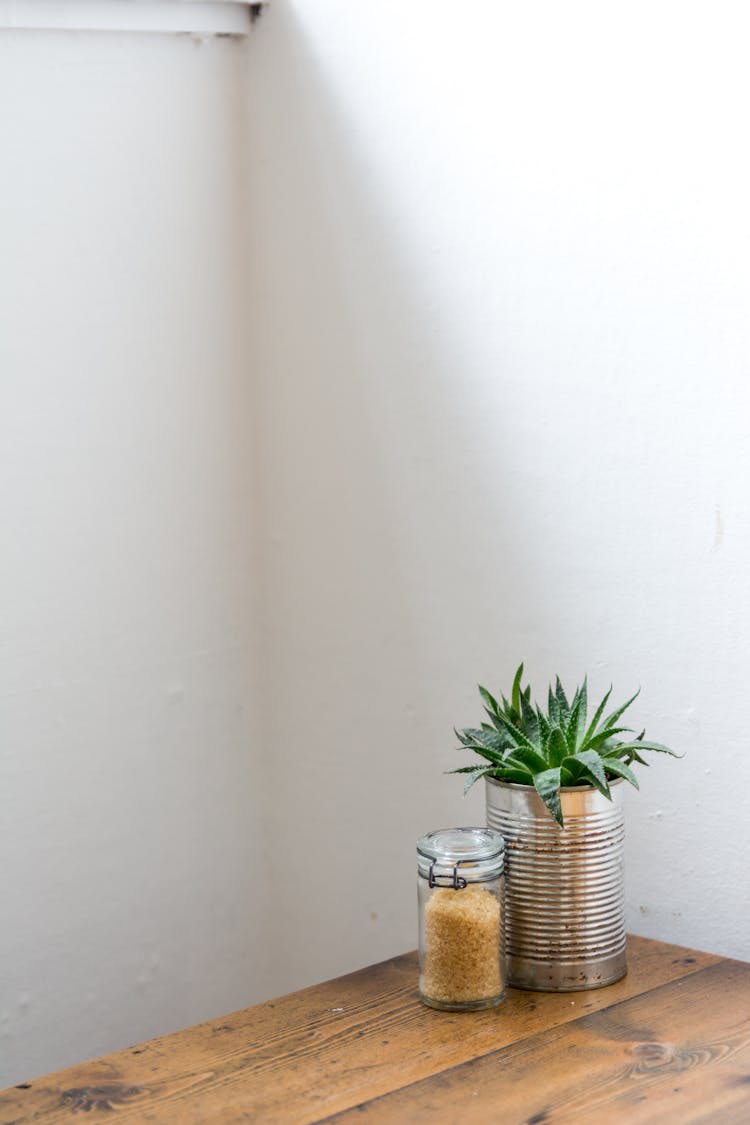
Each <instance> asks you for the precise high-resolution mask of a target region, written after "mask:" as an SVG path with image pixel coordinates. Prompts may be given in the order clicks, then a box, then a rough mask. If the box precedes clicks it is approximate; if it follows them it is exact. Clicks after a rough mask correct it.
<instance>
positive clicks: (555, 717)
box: [448, 664, 682, 827]
mask: <svg viewBox="0 0 750 1125" xmlns="http://www.w3.org/2000/svg"><path fill="white" fill-rule="evenodd" d="M522 678H523V664H521V665H520V667H519V668H518V671H517V672H516V675H515V678H514V680H513V687H512V689H511V694H510V700H508V699H506V698H505V696H504V695H501V697H500V698H501V700H502V704H500V703H498V702H497V700H496V699H495V698H494V697H493V696H492V695H490V693H489V692H488V691H487V689H486V688H483V687H481V686H480V688H479V694H480V695H481V697H482V702H483V703H484V709H485V711H486V712H487V715H488V717H489V720H490V721H489V722H483V723H482V725H481V726H480V727H467V728H466V729H465V730H457V731H456V736H457V737H458V739H459V741H460V742H461V747H462V748H466V749H468V750H473V751H474V752H475V753H476V754H478V755H479V757H480V758H482V759H484V764H483V765H480V766H477V765H473V766H462V767H461V768H460V769H456V770H449V771H448V772H449V773H462V774H466V775H467V778H466V784H465V786H464V793H468V791H469V789H470V788H471V787H472V785H474V783H475V782H476V781H478V780H479V779H480V777H496V778H498V779H499V780H501V781H511V782H516V783H518V784H519V785H533V786H534V788H535V789H536V791H537V793H538V794H539V796H540V797H541V798H542V800H543V801H544V803H545V805H546V806H547V808H548V809H549V811H550V813H551V814H552V816H553V817H554V818H555V820H556V821H557V823H558V824H559V825H560V826H561V827H562V825H563V814H562V805H561V802H560V788H561V786H569V785H571V786H576V785H593V786H595V787H596V788H597V789H598V790H599V792H600V793H603V794H604V796H605V797H608V798H609V799H610V800H611V799H612V795H611V793H610V791H609V782H610V781H613V780H615V779H617V778H623V779H624V780H625V781H629V782H630V784H631V785H634V786H635V787H636V789H637V788H638V779H637V778H636V776H635V774H634V773H633V771H632V769H631V768H630V767H631V765H633V763H638V764H639V765H642V766H647V765H648V764H649V763H648V762H647V761H646V760H645V759H644V758H643V754H644V753H647V752H649V751H655V752H657V753H660V754H671V755H672V757H674V758H679V757H682V755H681V754H677V753H675V751H674V750H670V748H669V747H668V746H664V745H663V744H662V743H661V742H647V741H646V740H645V734H646V732H645V731H641V733H640V734H639V735H637V736H635V737H633V733H634V732H633V730H632V729H631V728H630V727H624V726H619V725H618V723H619V720H620V718H621V717H622V715H623V713H624V712H625V711H626V710H627V708H628V707H629V706H630V705H631V703H632V702H633V701H634V700H635V699H636V698H637V697H638V695H639V693H640V688H639V689H638V691H637V692H636V693H635V695H633V696H631V698H630V699H628V701H627V702H626V703H623V704H622V706H620V707H616V708H615V710H614V711H612V712H611V713H610V714H609V715H607V717H606V718H602V716H603V715H604V710H605V708H606V706H607V701H608V700H609V697H610V695H611V693H612V688H611V687H610V689H609V691H608V692H607V694H606V695H605V696H604V698H603V699H602V701H601V703H599V705H598V707H597V708H596V711H595V712H594V714H593V716H592V718H591V719H590V720H589V718H588V688H587V683H586V680H585V679H584V681H583V683H582V684H581V686H580V687H578V688H576V692H575V695H574V696H573V698H572V699H571V700H570V701H568V698H567V696H566V694H565V691H564V689H563V686H562V684H561V683H560V678H559V677H557V678H556V680H555V687H554V690H553V688H552V686H550V688H549V692H548V701H547V710H546V712H545V711H543V710H542V708H541V707H539V706H538V704H532V702H531V686H530V685H528V686H527V687H525V688H524V687H522V686H521V681H522ZM623 734H624V735H627V736H628V737H625V738H620V737H618V736H619V735H623Z"/></svg>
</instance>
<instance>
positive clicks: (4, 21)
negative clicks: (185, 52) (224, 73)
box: [0, 0, 260, 35]
mask: <svg viewBox="0 0 750 1125" xmlns="http://www.w3.org/2000/svg"><path fill="white" fill-rule="evenodd" d="M259 7H260V5H259V4H253V3H248V2H247V0H0V30H1V29H3V28H23V29H46V30H50V29H54V30H58V31H61V30H63V31H151V32H164V31H176V32H194V33H196V34H199V35H247V33H248V31H249V30H250V22H251V13H252V11H253V10H255V11H257V9H258V8H259Z"/></svg>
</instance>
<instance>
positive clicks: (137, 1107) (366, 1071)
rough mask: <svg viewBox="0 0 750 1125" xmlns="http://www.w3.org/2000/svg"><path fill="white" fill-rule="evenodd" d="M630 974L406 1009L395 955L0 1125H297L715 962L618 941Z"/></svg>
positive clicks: (46, 1086)
mask: <svg viewBox="0 0 750 1125" xmlns="http://www.w3.org/2000/svg"><path fill="white" fill-rule="evenodd" d="M629 962H630V971H629V973H628V976H627V977H626V978H625V979H624V980H622V981H619V982H618V983H617V984H615V985H611V986H610V987H608V988H605V989H601V990H598V991H595V992H584V993H575V994H570V993H568V994H558V995H555V994H549V993H526V992H516V991H514V990H510V991H509V994H508V998H507V999H506V1000H505V1002H504V1003H503V1004H502V1005H501V1006H500V1007H499V1008H497V1009H494V1010H491V1011H485V1012H474V1013H448V1012H436V1011H433V1010H431V1009H428V1008H425V1007H424V1006H423V1005H421V1004H420V1003H419V1000H418V998H417V994H416V984H417V965H416V957H415V955H414V954H407V955H405V956H403V957H398V958H395V959H393V960H392V961H386V962H383V963H382V964H380V965H374V966H371V967H370V968H367V969H363V970H361V971H359V972H357V973H352V974H350V975H348V976H345V977H340V978H338V979H337V980H333V981H328V982H326V983H324V984H321V985H316V986H314V987H312V988H308V989H304V990H302V991H300V992H296V993H292V994H291V995H289V996H285V997H282V998H281V999H279V1000H276V1001H269V1002H268V1003H265V1004H260V1005H257V1006H256V1007H253V1008H247V1009H245V1010H243V1011H239V1012H235V1013H233V1014H232V1015H229V1016H225V1017H222V1018H221V1019H218V1020H214V1021H211V1022H208V1023H204V1024H199V1025H197V1026H196V1027H192V1028H188V1029H186V1030H185V1031H180V1032H177V1033H176V1034H174V1035H168V1036H165V1037H163V1038H160V1039H154V1040H151V1041H150V1042H147V1043H143V1044H139V1045H137V1046H135V1047H132V1048H129V1049H128V1050H125V1051H120V1052H118V1053H117V1054H113V1055H109V1056H105V1057H103V1058H101V1059H97V1060H94V1061H92V1062H89V1063H83V1064H81V1065H79V1066H75V1067H71V1068H70V1069H68V1070H64V1071H59V1072H57V1073H56V1074H51V1075H47V1076H45V1077H42V1078H39V1079H37V1080H34V1081H32V1082H30V1083H29V1084H28V1087H27V1088H23V1089H19V1088H13V1089H10V1090H7V1091H4V1092H0V1123H2V1125H6V1123H9V1122H13V1123H14V1125H26V1123H28V1122H43V1123H48V1125H52V1123H53V1122H63V1121H69V1120H70V1119H71V1116H73V1115H75V1114H77V1113H80V1112H84V1113H85V1119H86V1121H87V1122H91V1123H92V1125H93V1123H95V1122H97V1121H103V1120H110V1121H111V1120H112V1111H113V1110H114V1111H115V1112H116V1113H117V1119H118V1120H120V1121H149V1122H154V1123H159V1122H168V1123H170V1125H174V1122H176V1121H179V1122H180V1125H191V1123H193V1122H194V1123H195V1125H203V1123H205V1122H210V1121H221V1122H227V1123H232V1122H242V1121H258V1122H262V1123H263V1125H273V1123H274V1122H281V1123H283V1125H295V1123H299V1125H308V1123H311V1122H316V1121H320V1120H322V1119H324V1118H325V1117H328V1116H330V1115H331V1114H334V1113H337V1112H340V1111H342V1110H345V1109H347V1108H349V1107H352V1106H355V1105H357V1104H359V1103H362V1102H368V1101H371V1100H372V1099H375V1098H378V1097H380V1096H382V1095H385V1094H388V1093H390V1092H391V1091H394V1090H398V1089H400V1088H401V1087H405V1086H410V1085H412V1084H414V1083H417V1082H419V1081H421V1080H422V1079H425V1078H428V1077H429V1076H431V1075H435V1074H439V1073H440V1072H442V1071H445V1070H448V1069H450V1068H455V1067H457V1066H460V1065H462V1064H464V1063H467V1062H468V1061H470V1060H473V1059H475V1058H478V1057H482V1056H484V1055H487V1054H488V1053H494V1052H496V1051H497V1049H498V1048H504V1047H511V1046H512V1045H513V1044H516V1043H517V1042H518V1041H520V1040H525V1039H528V1038H529V1037H530V1036H534V1035H537V1034H539V1033H540V1032H545V1031H548V1030H549V1029H561V1028H563V1027H564V1026H565V1025H566V1024H568V1023H570V1021H572V1020H576V1019H578V1018H579V1017H580V1016H581V1015H583V1014H586V1013H593V1012H598V1011H601V1010H602V1009H606V1008H607V1007H608V1006H610V1005H612V1004H617V1003H618V1002H620V1001H623V1000H627V999H628V998H631V997H635V996H638V995H640V994H642V993H645V992H647V991H648V990H650V989H653V988H656V987H658V986H660V985H663V984H665V983H667V982H669V981H676V980H679V979H681V978H687V977H689V976H690V975H691V974H693V973H696V972H698V971H700V970H702V969H704V968H706V967H708V966H712V965H718V964H719V963H721V958H719V957H715V956H712V955H710V954H704V953H696V952H693V951H691V950H686V949H683V948H682V947H679V946H669V945H664V944H662V943H659V942H652V941H648V940H647V939H645V938H631V939H630V940H629Z"/></svg>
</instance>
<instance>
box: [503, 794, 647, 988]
mask: <svg viewBox="0 0 750 1125" xmlns="http://www.w3.org/2000/svg"><path fill="white" fill-rule="evenodd" d="M611 792H612V800H611V801H608V800H607V798H606V797H604V796H602V794H601V793H599V792H598V791H597V790H596V789H593V788H592V789H589V788H580V789H578V788H576V789H572V788H571V789H562V790H561V800H562V808H563V819H564V821H565V827H564V828H560V827H559V825H558V824H556V822H555V821H554V820H553V819H552V817H551V816H550V814H549V812H548V811H547V809H546V808H545V806H544V803H543V802H542V800H541V798H540V797H539V795H538V794H537V792H536V790H534V789H532V788H530V787H528V786H525V785H510V784H508V783H507V782H502V781H496V780H495V779H494V778H486V801H487V825H488V827H490V828H494V829H495V830H496V831H498V832H500V833H502V835H503V836H504V837H505V845H506V851H505V868H506V888H505V895H506V897H505V905H506V911H505V925H506V954H507V972H508V984H510V985H513V986H515V987H516V988H529V989H534V990H538V991H543V992H575V991H579V990H581V989H588V988H601V987H603V986H604V985H606V984H612V983H613V982H614V981H616V980H619V979H620V978H621V977H623V976H624V975H625V973H626V971H627V966H626V963H625V901H624V889H625V888H624V866H623V842H624V835H625V832H624V821H623V808H622V803H623V801H622V799H623V789H622V782H621V781H615V782H613V783H612V784H611Z"/></svg>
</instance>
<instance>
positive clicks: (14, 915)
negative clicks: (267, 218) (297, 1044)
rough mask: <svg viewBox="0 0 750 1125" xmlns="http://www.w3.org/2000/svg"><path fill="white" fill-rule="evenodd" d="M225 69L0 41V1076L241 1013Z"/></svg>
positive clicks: (246, 754)
mask: <svg viewBox="0 0 750 1125" xmlns="http://www.w3.org/2000/svg"><path fill="white" fill-rule="evenodd" d="M243 52H244V48H242V47H240V46H238V45H236V44H233V43H228V42H205V43H203V44H201V43H199V42H198V41H191V40H190V39H189V38H167V37H158V36H157V37H153V38H152V37H148V36H146V37H136V36H122V37H118V36H109V35H101V36H100V35H96V34H94V35H74V34H70V35H60V36H56V35H55V34H54V33H36V32H31V33H22V32H18V33H8V32H4V33H2V35H0V106H2V110H1V111H0V163H1V165H2V181H1V185H0V239H1V241H2V251H1V255H2V268H0V394H1V402H0V458H1V459H2V470H1V479H2V490H1V495H2V532H3V534H2V542H3V547H2V557H1V560H0V568H1V569H2V581H1V582H0V590H1V591H2V593H1V594H0V598H1V600H2V622H3V626H2V634H1V636H0V666H1V667H2V675H1V684H0V715H1V726H2V736H1V741H0V766H1V772H2V785H1V786H0V904H2V905H0V916H1V917H2V922H1V923H0V1085H4V1084H5V1082H12V1081H21V1080H22V1079H24V1078H28V1077H30V1076H32V1075H35V1074H37V1073H39V1072H40V1071H46V1070H48V1069H51V1068H53V1067H57V1066H61V1065H65V1064H68V1063H71V1062H74V1061H77V1060H78V1059H79V1058H82V1057H86V1056H90V1055H93V1054H98V1053H100V1052H101V1051H105V1050H111V1049H113V1048H115V1047H123V1046H126V1045H128V1044H129V1043H132V1042H134V1041H136V1040H138V1039H140V1038H144V1037H147V1036H151V1035H154V1034H156V1033H158V1032H163V1031H168V1030H172V1029H174V1028H176V1027H180V1026H183V1025H185V1024H186V1023H191V1022H194V1021H196V1020H198V1019H200V1018H203V1017H206V1016H209V1015H216V1014H219V1013H221V1012H222V1011H226V1010H229V1009H232V1008H237V1007H241V1006H244V1005H245V1004H247V1003H249V1002H250V1001H251V1000H254V999H257V998H258V997H259V996H260V995H262V993H263V958H264V956H265V951H266V950H267V949H268V948H269V942H268V941H267V939H266V935H265V934H264V931H263V917H262V911H261V909H260V906H261V904H262V896H263V887H262V882H263V878H264V867H263V864H262V862H259V858H258V857H259V851H260V848H261V845H262V839H261V832H260V826H259V819H258V818H259V808H258V805H259V801H260V781H259V777H258V770H259V765H258V761H257V759H256V757H255V756H254V755H255V753H256V745H255V724H256V720H257V715H256V697H255V694H254V683H255V672H254V667H255V662H256V651H255V644H256V640H257V637H256V631H255V626H254V599H255V590H256V583H255V580H254V552H255V550H256V540H255V533H254V531H253V525H254V523H255V514H254V503H255V500H254V497H253V492H252V489H253V460H254V457H255V450H254V448H253V445H252V442H251V441H250V440H249V436H248V428H249V422H250V421H251V419H250V413H251V397H250V392H251V387H250V373H249V372H248V370H247V366H246V359H245V324H246V314H247V310H246V303H245V294H244V292H243V289H242V284H243V280H242V272H243V270H244V262H243V255H242V227H241V223H240V219H241V213H242V211H241V202H242V182H241V176H242V173H243V168H242V155H241V154H242V140H243V138H242V136H241V135H240V133H239V127H240V121H241V115H240V109H241V85H240V83H241V79H242V75H243V73H244V65H243V58H244V54H243Z"/></svg>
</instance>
